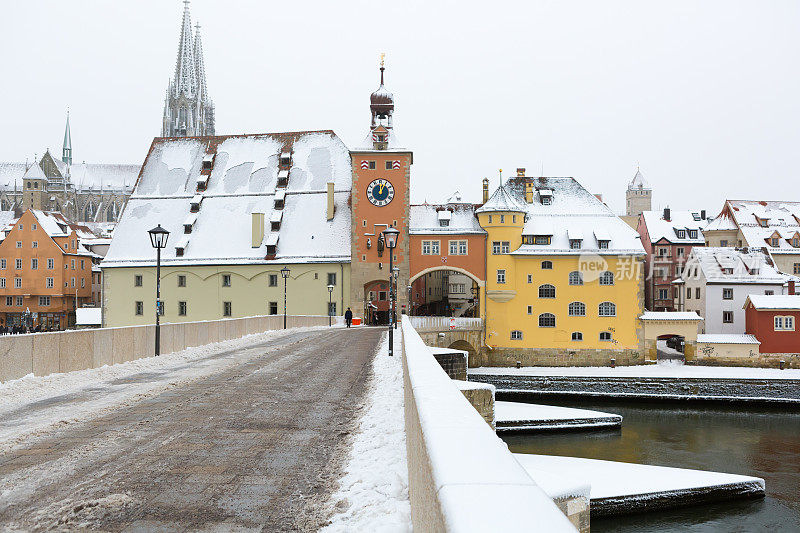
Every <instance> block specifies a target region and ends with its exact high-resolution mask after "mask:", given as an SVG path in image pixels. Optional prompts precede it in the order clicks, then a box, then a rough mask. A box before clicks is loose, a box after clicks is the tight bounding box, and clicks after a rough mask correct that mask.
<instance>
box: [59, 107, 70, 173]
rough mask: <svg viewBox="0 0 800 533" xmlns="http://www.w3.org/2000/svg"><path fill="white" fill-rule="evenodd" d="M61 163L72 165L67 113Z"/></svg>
mask: <svg viewBox="0 0 800 533" xmlns="http://www.w3.org/2000/svg"><path fill="white" fill-rule="evenodd" d="M61 161H63V162H64V163H66V164H68V165H71V164H72V134H71V133H70V132H69V111H67V129H66V130H64V146H63V147H62V148H61Z"/></svg>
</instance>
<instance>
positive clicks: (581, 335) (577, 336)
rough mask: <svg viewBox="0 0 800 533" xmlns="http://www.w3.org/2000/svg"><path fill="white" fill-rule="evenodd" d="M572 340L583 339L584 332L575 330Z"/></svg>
mask: <svg viewBox="0 0 800 533" xmlns="http://www.w3.org/2000/svg"><path fill="white" fill-rule="evenodd" d="M572 340H573V341H582V340H583V333H581V332H580V331H573V332H572Z"/></svg>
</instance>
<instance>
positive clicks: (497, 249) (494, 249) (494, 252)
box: [423, 241, 500, 255]
mask: <svg viewBox="0 0 800 533" xmlns="http://www.w3.org/2000/svg"><path fill="white" fill-rule="evenodd" d="M423 253H425V252H423ZM499 253H500V241H492V255H497V254H499Z"/></svg>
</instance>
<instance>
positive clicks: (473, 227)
mask: <svg viewBox="0 0 800 533" xmlns="http://www.w3.org/2000/svg"><path fill="white" fill-rule="evenodd" d="M443 211H447V212H448V213H450V222H449V224H448V225H447V226H442V225H440V224H439V220H440V218H439V216H440V215H439V213H440V212H443ZM409 233H411V234H412V235H413V234H430V233H479V234H483V233H486V232H485V231H484V230H483V228H481V226H480V224H478V217H476V216H475V206H473V205H472V204H463V203H455V204H451V203H447V204H442V205H432V204H422V205H412V206H411V215H410V220H409Z"/></svg>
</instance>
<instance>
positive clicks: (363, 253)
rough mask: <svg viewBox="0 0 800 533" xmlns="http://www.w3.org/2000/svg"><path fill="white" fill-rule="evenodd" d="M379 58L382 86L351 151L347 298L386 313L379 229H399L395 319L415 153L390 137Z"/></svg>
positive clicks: (404, 296)
mask: <svg viewBox="0 0 800 533" xmlns="http://www.w3.org/2000/svg"><path fill="white" fill-rule="evenodd" d="M384 71H385V67H384V61H383V56H381V66H380V86H379V87H378V89H377V90H376V91H375V92H373V93H372V95H371V96H370V106H369V107H370V112H371V115H372V118H371V121H370V127H369V133H368V134H367V137H366V139H364V143H363V146H362V147H361V148H357V149H355V150H352V151H351V152H350V159H351V164H352V169H353V188H352V193H351V194H352V197H351V201H352V216H353V219H352V226H351V227H352V235H351V248H350V249H351V254H352V256H351V263H350V269H351V270H350V272H351V279H350V291H351V294H350V302H351V303H352V305H353V312H354V313H355V314H356V315H358V314H360V313H364V316H365V317H366V316H371V315H373V314H377V316H378V317H379V319H380V320H385V318H387V317H388V313H387V311H388V307H389V301H388V300H389V297H388V296H389V276H390V272H389V253H390V252H389V249H388V248H386V246H385V243H384V241H383V237H382V235H381V232H382V231H383V230H385V229H386V228H388V227H389V226H393V227H395V228H397V229H398V230H400V236H399V240H398V243H397V247H396V248H395V250H394V258H393V262H394V266H396V267H397V268H398V275H397V313H398V318H399V316H400V314H401V313H402V312H404V310H405V309H406V308H407V306H408V291H407V286H408V280H409V250H410V247H409V233H408V218H409V202H410V179H411V164H412V163H413V154H412V152H411V151H410V150H407V149H405V148H401V147H400V146H399V144H398V142H397V138H396V137H395V135H394V127H393V123H392V121H393V118H392V115H393V113H394V95H392V93H391V92H389V91H388V90H387V89H386V87H385V85H384Z"/></svg>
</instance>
